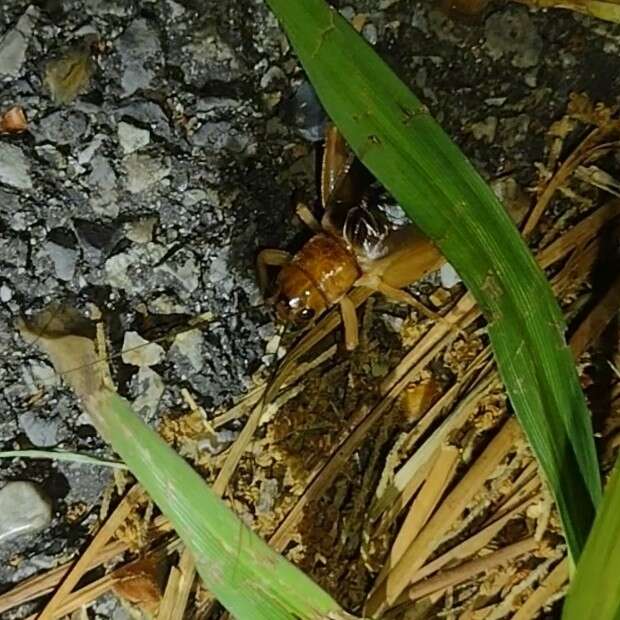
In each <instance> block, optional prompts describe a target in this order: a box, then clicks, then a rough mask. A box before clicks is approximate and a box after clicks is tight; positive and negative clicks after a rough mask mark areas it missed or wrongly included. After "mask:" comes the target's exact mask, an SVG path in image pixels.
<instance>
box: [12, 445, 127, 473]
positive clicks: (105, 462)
mask: <svg viewBox="0 0 620 620" xmlns="http://www.w3.org/2000/svg"><path fill="white" fill-rule="evenodd" d="M14 458H20V459H51V460H52V461H68V462H70V463H82V464H84V465H97V466H99V467H111V468H112V469H127V465H125V463H121V462H120V461H110V460H109V459H100V458H97V457H96V456H90V455H88V454H82V453H81V452H69V451H68V450H5V451H4V452H0V459H14Z"/></svg>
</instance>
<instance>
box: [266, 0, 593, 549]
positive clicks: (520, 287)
mask: <svg viewBox="0 0 620 620" xmlns="http://www.w3.org/2000/svg"><path fill="white" fill-rule="evenodd" d="M267 3H268V4H269V6H270V7H271V8H272V10H273V12H274V13H275V14H276V16H277V17H278V18H279V20H280V22H281V24H282V26H283V27H284V29H285V31H286V32H287V34H288V37H289V39H290V41H291V43H292V45H293V48H294V49H295V51H296V52H297V54H298V56H299V58H300V60H301V63H302V64H303V66H304V68H305V70H306V72H307V74H308V76H309V78H310V81H311V82H312V84H313V86H314V88H315V90H316V92H317V94H318V96H319V98H320V100H321V102H322V103H323V105H324V107H325V109H326V110H327V112H328V114H329V115H330V116H331V118H332V119H333V121H334V122H335V123H336V125H337V126H338V127H339V128H340V130H341V131H342V133H343V134H344V136H345V138H346V139H347V141H348V142H349V144H350V146H351V148H352V149H353V151H354V152H355V153H356V154H357V155H358V157H359V158H360V159H361V160H362V161H363V163H364V164H365V165H366V166H367V167H368V168H369V169H370V171H371V172H372V173H373V174H374V175H375V176H376V177H377V178H378V179H379V180H380V181H381V182H382V183H383V185H384V186H385V187H386V189H387V190H389V191H390V192H391V193H392V195H393V196H394V197H395V198H396V200H398V202H399V203H400V204H401V205H402V206H403V208H404V209H405V211H406V212H407V213H408V214H409V216H410V217H411V218H412V219H413V220H414V221H415V222H416V223H417V224H418V225H419V226H420V228H421V229H422V230H423V231H424V232H425V233H426V234H427V235H428V236H429V237H431V238H432V239H433V240H434V241H435V242H436V244H437V245H438V246H439V248H440V249H441V251H442V252H443V254H444V255H445V257H446V258H447V259H448V260H449V261H450V262H451V263H452V264H453V265H454V267H455V268H456V270H457V271H458V272H459V274H460V275H461V277H462V278H463V280H464V282H465V283H466V285H467V287H468V288H469V289H470V290H471V291H472V293H473V294H474V295H475V297H476V300H477V301H478V303H479V305H480V308H481V309H482V311H483V313H484V315H485V317H486V319H487V321H488V324H489V334H490V338H491V343H492V345H493V349H494V352H495V356H496V359H497V364H498V367H499V371H500V373H501V376H502V379H503V381H504V383H505V385H506V389H507V391H508V394H509V396H510V400H511V402H512V404H513V407H514V409H515V412H516V414H517V416H518V418H519V420H520V422H521V424H522V426H523V429H524V430H525V432H526V434H527V437H528V439H529V442H530V444H531V446H532V448H533V450H534V453H535V454H536V457H537V458H538V461H539V463H540V465H541V468H542V471H543V473H544V476H545V477H546V479H547V482H548V483H549V486H550V488H551V491H552V492H553V495H554V497H555V500H556V502H557V505H558V508H559V512H560V516H561V519H562V523H563V527H564V531H565V535H566V540H567V543H568V546H569V549H570V553H571V554H572V557H573V558H577V557H579V555H580V553H581V550H582V548H583V546H584V544H585V540H586V537H587V534H588V531H589V529H590V526H591V523H592V520H593V518H594V514H595V507H596V505H597V503H598V501H599V499H600V495H601V489H600V479H599V470H598V463H597V458H596V451H595V446H594V441H593V436H592V427H591V422H590V417H589V413H588V409H587V406H586V404H585V400H584V397H583V393H582V391H581V388H580V385H579V381H578V376H577V372H576V369H575V364H574V360H573V358H572V355H571V353H570V351H569V349H568V348H567V346H566V342H565V339H564V331H565V324H564V320H563V318H562V316H561V314H560V311H559V308H558V305H557V303H556V301H555V299H554V297H553V294H552V292H551V289H550V287H549V285H548V282H547V280H546V279H545V276H544V274H543V273H542V272H541V270H540V269H539V268H538V266H537V264H536V262H535V261H534V259H533V257H532V255H531V254H530V252H529V250H528V249H527V247H526V245H525V243H524V242H523V240H522V239H521V237H520V235H519V234H518V231H517V230H516V228H515V227H514V225H513V223H512V222H511V220H510V218H509V217H508V215H507V214H506V212H505V210H504V209H503V207H502V205H501V204H500V203H499V202H498V200H497V198H496V197H495V195H494V194H493V192H491V190H490V189H489V187H488V186H487V185H486V183H485V182H484V181H483V180H482V178H481V177H480V176H479V175H478V174H477V172H476V171H475V170H474V168H473V167H472V166H471V164H470V163H469V162H468V160H467V159H466V158H465V156H464V155H463V154H462V153H461V151H460V150H459V149H458V148H457V147H456V146H455V145H454V144H453V143H452V141H451V140H450V139H449V138H448V136H447V135H446V134H445V133H444V132H443V130H442V129H441V128H440V127H439V125H438V124H437V123H436V122H435V121H434V120H433V118H432V117H431V115H430V114H429V111H428V110H427V108H426V107H425V106H424V105H422V104H421V103H420V101H418V99H416V97H415V96H414V95H413V94H412V93H411V91H410V90H409V89H408V88H407V86H405V84H403V82H401V81H400V80H399V78H398V77H397V76H396V75H395V74H394V73H393V72H392V70H391V69H390V68H389V67H388V66H387V65H386V64H385V63H384V62H383V61H382V60H381V59H380V58H379V56H378V55H377V54H376V53H375V52H374V50H373V49H372V48H371V47H370V46H369V45H367V43H366V42H365V41H364V40H363V39H362V37H360V36H359V35H358V34H357V33H356V32H355V31H354V30H353V29H352V28H351V27H350V26H349V24H348V23H347V22H346V21H345V20H344V19H343V18H342V17H341V16H340V15H339V14H338V13H337V12H336V11H335V10H334V9H332V8H330V7H329V6H328V5H327V4H326V3H325V2H324V1H323V0H267ZM455 105H458V102H455Z"/></svg>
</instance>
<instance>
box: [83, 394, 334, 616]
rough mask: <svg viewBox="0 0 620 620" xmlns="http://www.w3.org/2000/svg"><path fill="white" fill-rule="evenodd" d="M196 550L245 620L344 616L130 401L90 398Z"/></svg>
mask: <svg viewBox="0 0 620 620" xmlns="http://www.w3.org/2000/svg"><path fill="white" fill-rule="evenodd" d="M84 400H85V404H86V406H87V408H88V411H89V412H90V413H91V415H92V414H93V412H95V411H96V412H97V413H95V414H94V415H96V419H97V420H98V423H97V428H98V430H100V432H102V434H103V435H104V436H105V437H107V438H109V440H110V443H111V444H112V447H113V448H114V450H115V451H116V452H118V454H119V455H120V456H121V457H122V459H123V461H125V463H126V464H127V466H128V467H129V469H130V470H131V472H132V473H133V474H134V475H135V476H136V478H137V479H138V480H139V481H140V483H141V484H142V486H143V487H144V489H145V490H146V491H147V492H148V494H149V496H150V497H151V498H152V499H153V501H154V502H155V503H156V504H157V506H159V508H160V510H161V511H162V512H163V513H164V514H165V515H166V516H167V517H168V519H170V522H171V523H172V525H173V526H174V529H175V531H176V532H177V534H178V535H179V537H180V538H181V539H182V540H183V542H184V543H185V544H186V545H187V546H188V547H189V549H190V551H191V552H192V556H193V558H194V560H195V562H196V569H197V571H198V573H199V574H200V576H201V577H202V579H203V581H204V582H205V584H206V585H207V587H208V588H209V589H210V590H211V591H212V592H213V593H214V594H215V595H216V597H217V599H218V600H219V601H220V603H221V604H222V605H224V607H226V609H227V610H228V611H229V612H230V613H231V614H232V615H233V616H234V617H235V618H239V620H278V619H282V620H293V619H295V620H297V619H299V618H303V619H308V620H311V619H313V620H314V619H315V620H319V619H321V618H327V617H330V618H334V619H335V618H344V617H345V616H346V614H344V612H342V610H341V609H340V607H339V606H338V604H337V603H336V602H335V601H334V600H333V599H332V598H331V597H330V596H329V595H328V594H327V593H326V592H325V591H324V590H322V589H321V588H320V587H319V586H318V585H316V584H315V583H314V582H313V581H312V580H311V579H310V578H309V577H307V576H306V575H305V574H304V573H303V572H301V571H300V570H299V569H298V568H296V567H295V566H293V564H291V563H290V562H288V561H287V560H286V559H285V558H283V557H282V556H281V555H279V554H278V553H276V552H275V551H274V550H273V549H271V547H269V546H268V545H267V544H266V543H265V542H264V541H263V540H261V538H260V537H259V536H258V535H257V534H255V533H254V532H253V531H252V530H251V529H250V528H248V527H247V526H246V525H245V524H244V523H243V522H242V521H241V520H240V519H239V517H237V516H236V515H235V514H234V513H233V512H232V511H231V510H230V509H229V508H228V507H227V506H226V505H225V504H224V502H222V500H221V499H220V498H219V497H218V496H217V495H216V494H215V493H214V492H213V491H212V490H211V489H210V488H209V486H208V485H207V484H206V483H205V481H204V480H203V479H202V478H201V477H200V476H199V475H198V474H197V473H196V472H195V471H194V470H193V469H192V468H191V467H190V466H189V465H188V464H187V463H186V462H185V461H184V460H183V459H182V458H181V457H180V456H179V455H178V454H176V452H174V450H172V449H171V448H170V447H169V446H168V445H167V444H166V443H165V442H164V441H163V440H162V439H161V437H160V436H159V435H158V434H157V433H155V431H153V430H152V429H151V428H150V427H149V426H148V425H147V424H145V423H144V422H143V421H142V420H141V419H140V417H139V416H138V415H136V413H135V412H134V411H133V410H132V409H131V407H130V405H129V403H128V402H127V401H126V400H125V399H123V398H121V397H120V396H118V394H116V393H115V392H113V391H111V390H108V389H105V388H103V389H101V390H99V391H98V392H97V393H96V394H94V395H93V396H91V397H89V398H86V399H84Z"/></svg>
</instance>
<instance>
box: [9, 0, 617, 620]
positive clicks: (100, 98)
mask: <svg viewBox="0 0 620 620" xmlns="http://www.w3.org/2000/svg"><path fill="white" fill-rule="evenodd" d="M333 4H335V5H337V6H338V8H340V9H342V11H343V12H344V14H345V15H346V16H347V17H349V18H352V17H353V16H354V15H355V14H358V13H365V14H367V19H366V25H365V27H364V29H363V34H364V36H366V38H367V39H368V40H369V41H370V42H371V43H373V44H375V45H376V47H377V49H378V50H379V52H380V53H381V54H382V55H383V56H384V58H385V59H386V60H387V61H388V62H389V63H390V64H391V65H392V66H393V67H394V68H395V69H396V70H397V71H398V73H399V74H400V75H401V76H402V77H403V78H404V79H405V81H406V82H407V83H408V84H409V85H410V86H411V87H412V88H413V89H414V91H415V92H416V93H418V94H419V96H420V97H421V98H422V99H423V100H424V102H425V103H426V104H427V105H428V106H429V108H430V109H431V111H432V112H433V114H434V115H435V116H436V117H437V119H438V120H439V121H440V122H441V123H442V124H443V126H444V127H445V129H446V131H447V132H448V133H449V134H450V135H451V136H452V137H453V138H454V139H455V140H456V141H457V142H458V143H459V145H460V146H461V147H462V148H463V150H464V151H465V152H466V154H467V155H468V156H469V157H470V158H471V159H472V161H473V162H474V163H475V165H476V166H477V167H478V169H479V170H480V171H481V172H482V173H483V175H484V176H486V177H488V178H494V177H496V176H499V175H502V174H505V173H510V174H511V175H513V176H515V177H516V178H517V179H518V180H519V181H520V182H521V183H522V184H523V185H528V184H531V183H532V182H533V180H534V174H535V167H534V163H535V162H537V161H541V159H542V153H543V146H544V134H545V131H546V129H547V128H548V126H549V125H550V123H551V121H552V120H553V119H555V118H557V117H558V116H560V115H561V114H562V113H563V111H564V110H565V108H566V103H567V100H568V96H569V94H570V93H571V92H574V91H576V92H580V91H586V92H587V93H589V95H590V96H591V98H592V99H594V100H603V101H605V102H606V103H613V102H617V101H618V94H619V93H620V74H618V72H616V71H613V70H612V68H613V67H615V66H617V64H618V51H619V49H620V28H619V27H617V26H613V25H609V24H605V23H602V22H597V21H594V20H590V19H588V18H584V17H582V16H578V15H574V14H571V13H568V12H561V11H552V12H546V13H543V12H540V13H530V12H529V11H528V10H527V8H525V7H523V6H521V5H516V4H507V3H502V2H498V3H496V4H495V5H494V6H492V7H491V9H490V10H489V11H488V13H486V14H485V15H484V16H483V17H481V18H480V19H478V20H466V21H461V20H458V19H455V20H451V19H450V18H449V17H447V16H446V15H445V13H443V12H441V11H440V10H439V9H438V8H437V7H436V6H435V5H436V3H433V2H420V3H414V2H408V1H406V0H359V1H357V2H352V1H351V0H349V1H348V2H334V3H333ZM92 35H96V37H92ZM95 39H96V40H97V41H98V43H97V44H96V53H94V54H93V56H94V57H96V61H95V64H94V66H92V67H90V65H89V64H88V62H87V61H85V60H84V55H83V54H82V55H80V50H81V49H82V48H83V46H84V45H86V44H88V45H90V43H88V42H89V41H91V40H95ZM58 58H60V59H61V60H62V59H65V60H67V59H68V61H69V68H70V69H72V70H79V71H82V73H85V74H87V75H86V78H87V77H88V74H89V73H90V72H91V70H92V77H91V78H90V79H86V80H85V82H86V83H87V84H86V85H85V86H84V88H83V93H82V94H80V95H78V96H77V98H76V99H75V100H74V101H72V102H70V103H62V102H58V96H57V98H56V101H54V100H53V98H52V96H51V93H50V87H49V85H46V84H45V81H46V76H47V77H48V80H49V78H50V76H51V77H52V78H53V77H54V75H53V70H52V69H51V68H50V67H52V68H53V67H54V65H53V64H51V65H50V63H51V62H53V61H54V60H55V59H58ZM80 63H81V64H80ZM64 68H65V69H66V68H67V66H66V65H64ZM63 75H66V71H65V74H63ZM63 79H64V81H65V82H66V81H67V79H66V78H62V79H60V82H61V85H62V83H63ZM72 79H75V78H72ZM65 86H66V84H65ZM67 96H69V95H67ZM62 98H63V97H62V95H61V97H60V99H62ZM300 102H302V103H303V104H305V105H300ZM16 104H19V105H21V106H23V107H24V109H25V111H26V113H27V116H28V121H29V128H28V131H27V132H26V133H23V134H20V135H17V136H8V135H2V136H0V350H1V351H2V353H3V356H2V359H1V360H0V386H1V387H2V390H1V391H0V448H3V449H13V448H28V447H49V446H61V447H63V448H66V449H70V450H78V451H84V452H89V453H91V454H95V455H97V454H107V450H106V448H105V446H103V444H102V443H101V441H100V440H99V439H98V437H97V436H96V433H95V431H94V429H93V427H92V426H91V425H90V424H89V421H88V420H87V419H86V418H85V417H84V416H83V415H81V413H80V409H79V407H78V405H77V404H76V402H75V401H74V399H73V397H72V395H71V393H69V392H68V391H67V390H66V389H65V388H64V387H63V386H62V384H61V382H60V381H58V380H56V379H54V378H53V377H52V375H51V367H50V366H49V364H48V362H47V360H46V359H45V358H43V357H42V356H40V355H39V353H38V352H37V351H36V350H34V349H32V348H29V347H27V346H25V344H24V343H23V341H22V340H21V339H20V337H19V336H18V335H17V334H16V332H15V329H14V325H15V320H16V318H17V317H18V316H20V314H22V313H28V312H30V311H32V310H33V309H36V308H39V307H41V306H43V305H45V304H46V303H48V302H50V301H59V300H70V301H72V302H73V303H74V304H76V305H77V306H78V307H80V308H82V309H84V310H85V311H88V310H92V304H96V305H97V306H98V307H99V308H100V309H101V310H102V311H103V312H104V314H105V315H106V316H107V317H108V322H109V323H110V325H111V335H110V338H111V341H112V345H113V349H115V350H116V351H118V350H120V348H121V345H122V344H123V343H125V346H127V344H129V345H131V344H132V343H134V344H135V343H136V342H140V338H145V339H147V340H153V339H154V338H155V337H157V336H158V335H161V333H165V330H166V329H168V328H170V326H171V325H172V326H179V325H181V326H183V325H185V324H187V321H188V320H189V318H190V317H193V316H196V315H198V314H200V313H203V312H211V313H212V315H213V316H214V319H215V320H214V321H213V323H212V324H211V325H210V326H209V327H208V328H205V329H203V330H194V331H192V332H189V335H187V334H186V335H185V336H183V337H181V336H179V337H177V339H175V340H174V342H166V343H165V344H163V345H162V346H163V349H161V350H158V349H157V350H154V351H153V350H151V352H150V353H151V355H150V356H147V358H146V359H145V358H144V357H141V358H140V359H139V360H135V359H133V360H132V359H122V360H116V373H117V378H118V380H119V383H120V385H121V388H122V389H123V391H124V392H125V393H126V394H127V395H129V396H130V397H132V398H138V399H139V402H138V408H139V409H140V410H141V413H142V414H143V415H144V416H145V417H146V418H147V419H149V420H154V419H156V418H157V416H158V415H160V414H161V412H163V411H168V410H173V409H175V408H179V407H180V406H181V399H180V390H181V388H182V387H187V388H188V389H189V390H190V391H191V392H192V394H194V396H195V397H196V399H197V400H199V402H200V403H201V404H202V405H203V406H205V407H206V408H207V409H209V408H212V407H215V406H219V405H222V404H224V403H225V402H226V401H228V400H230V399H231V398H232V397H233V396H235V395H238V394H239V393H241V392H242V391H243V390H244V388H245V387H247V386H248V385H250V384H251V376H252V373H253V372H255V371H256V370H257V369H258V368H259V367H260V365H261V363H262V361H263V358H264V355H265V344H266V342H267V341H268V340H269V339H270V338H271V337H272V336H273V334H274V333H275V331H274V330H275V328H274V326H273V324H272V320H271V315H270V314H269V312H268V311H267V310H266V309H264V308H263V307H261V303H262V302H261V299H260V295H259V292H258V290H257V286H256V280H255V275H254V259H255V256H256V252H257V250H258V249H259V248H262V247H266V246H275V247H286V248H289V249H295V247H298V243H299V241H300V240H301V239H302V238H303V235H304V234H305V231H304V230H303V228H302V226H301V225H300V224H299V223H298V222H297V221H296V219H295V218H294V216H293V211H292V207H291V195H292V193H293V191H294V190H297V189H299V190H302V191H303V192H304V193H305V194H307V195H312V194H313V192H314V191H315V178H314V169H315V156H314V150H313V146H312V142H311V141H312V140H314V139H316V138H317V137H318V136H319V135H320V124H321V115H320V111H319V110H318V109H317V107H316V104H315V103H313V101H312V97H311V92H310V91H309V89H308V87H307V86H306V85H304V83H303V73H302V72H301V70H300V68H299V65H298V63H297V61H296V59H295V57H294V55H293V54H292V51H291V50H290V48H289V46H288V43H287V41H286V39H285V37H284V36H283V34H282V32H281V31H280V30H279V28H278V25H277V23H276V21H275V20H274V18H273V17H272V16H271V15H270V14H269V12H268V10H267V8H266V7H265V5H264V3H263V2H261V1H259V0H236V1H234V2H226V1H220V2H206V3H205V2H199V1H197V0H184V1H181V0H180V1H179V2H175V1H172V0H153V1H144V2H138V1H137V0H136V1H133V2H128V1H124V0H41V1H40V2H32V3H31V4H28V3H27V2H23V1H21V0H0V113H1V112H2V111H3V110H5V109H7V108H8V107H10V106H12V105H16ZM109 478H110V473H109V471H108V470H103V469H101V468H94V467H90V466H85V465H77V464H69V463H53V462H49V461H30V460H20V461H2V462H1V463H0V479H1V480H2V484H4V483H6V482H7V481H11V480H27V481H32V482H34V483H37V484H38V485H39V487H38V488H39V489H40V490H41V491H42V493H43V494H44V496H45V500H46V501H47V502H48V503H49V504H51V506H52V518H51V522H50V523H49V524H48V525H47V527H45V528H44V529H43V530H42V531H41V532H40V533H38V534H32V535H30V536H28V535H26V536H21V537H19V538H15V537H11V540H10V541H8V542H6V541H5V542H0V558H1V560H2V561H1V562H0V584H2V587H5V586H8V585H10V584H11V583H14V582H16V581H19V580H20V579H23V578H24V577H26V576H27V575H30V574H32V573H34V572H37V571H39V570H41V569H44V568H46V567H49V566H52V565H55V564H56V563H57V562H58V561H59V559H61V558H63V557H67V555H68V554H70V553H71V552H72V551H73V550H75V549H76V547H77V546H78V545H79V544H80V543H81V542H82V541H83V540H84V539H85V537H86V535H87V529H88V525H89V523H91V522H92V520H93V519H95V518H96V514H97V505H98V502H99V500H100V497H101V493H102V489H103V488H104V486H105V485H106V484H107V483H108V481H109ZM34 495H36V494H33V497H34ZM80 505H83V506H86V507H87V508H86V510H85V511H84V512H83V513H82V514H81V517H80V518H79V519H77V521H76V520H72V519H71V518H69V517H70V515H72V514H75V511H76V510H77V509H76V506H80ZM2 518H3V516H2V514H0V521H1V520H2ZM24 518H27V517H24ZM0 531H1V525H0ZM106 605H108V607H105V609H104V608H103V607H102V608H101V609H100V612H99V613H100V617H114V616H113V611H111V609H112V608H110V607H109V604H108V603H106Z"/></svg>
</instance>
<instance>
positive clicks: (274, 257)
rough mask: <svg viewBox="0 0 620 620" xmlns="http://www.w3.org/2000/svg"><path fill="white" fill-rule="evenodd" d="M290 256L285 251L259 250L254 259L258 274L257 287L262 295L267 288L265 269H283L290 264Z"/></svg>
mask: <svg viewBox="0 0 620 620" xmlns="http://www.w3.org/2000/svg"><path fill="white" fill-rule="evenodd" d="M291 258H292V255H291V254H290V253H289V252H286V251H285V250H274V249H271V248H269V249H266V250H261V251H260V252H259V253H258V256H257V257H256V271H257V272H258V286H259V288H260V290H261V292H262V293H263V295H264V294H265V292H266V291H267V288H268V286H269V277H268V274H267V269H268V268H269V267H284V265H287V264H288V263H290V262H291Z"/></svg>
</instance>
